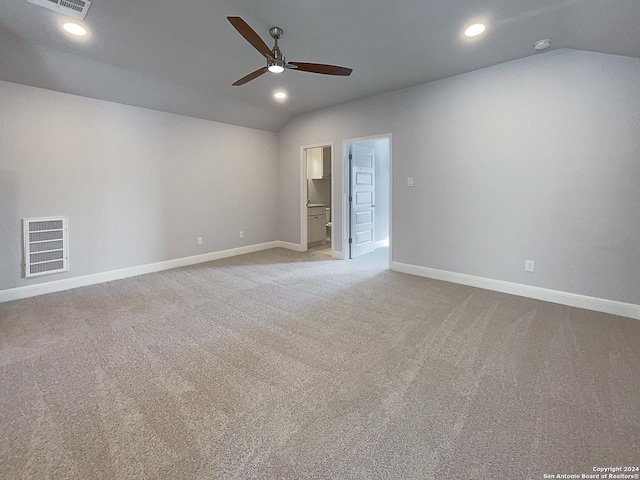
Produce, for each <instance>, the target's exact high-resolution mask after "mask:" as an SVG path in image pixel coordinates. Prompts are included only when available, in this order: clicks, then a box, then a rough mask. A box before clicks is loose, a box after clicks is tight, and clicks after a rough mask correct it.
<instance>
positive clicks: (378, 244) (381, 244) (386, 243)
mask: <svg viewBox="0 0 640 480" xmlns="http://www.w3.org/2000/svg"><path fill="white" fill-rule="evenodd" d="M388 246H389V239H388V238H385V239H384V240H378V241H377V242H376V245H375V248H382V247H388Z"/></svg>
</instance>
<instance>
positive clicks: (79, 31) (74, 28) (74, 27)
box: [62, 23, 87, 36]
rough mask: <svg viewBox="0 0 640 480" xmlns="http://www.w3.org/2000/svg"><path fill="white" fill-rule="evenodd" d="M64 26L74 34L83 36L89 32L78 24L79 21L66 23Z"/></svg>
mask: <svg viewBox="0 0 640 480" xmlns="http://www.w3.org/2000/svg"><path fill="white" fill-rule="evenodd" d="M62 28H64V29H65V30H66V31H67V32H69V33H70V34H72V35H79V36H82V35H86V34H87V31H86V30H85V29H84V27H82V26H80V25H78V24H77V23H65V24H64V25H63V26H62Z"/></svg>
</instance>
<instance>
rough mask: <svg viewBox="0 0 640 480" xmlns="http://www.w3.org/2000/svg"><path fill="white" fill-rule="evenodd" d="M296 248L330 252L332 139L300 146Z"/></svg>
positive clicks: (332, 170)
mask: <svg viewBox="0 0 640 480" xmlns="http://www.w3.org/2000/svg"><path fill="white" fill-rule="evenodd" d="M300 157H301V161H302V166H301V167H302V168H301V169H300V171H301V175H300V203H301V205H300V250H301V251H309V250H311V251H313V252H315V253H323V254H326V255H328V256H333V252H334V238H333V223H332V219H333V215H332V207H333V192H334V191H335V190H334V178H335V175H333V173H334V148H333V142H326V143H318V144H313V145H305V146H303V147H301V149H300Z"/></svg>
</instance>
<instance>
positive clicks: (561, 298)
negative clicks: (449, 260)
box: [391, 262, 640, 320]
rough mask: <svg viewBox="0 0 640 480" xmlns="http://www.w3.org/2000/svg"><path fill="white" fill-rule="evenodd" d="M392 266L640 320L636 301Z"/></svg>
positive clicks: (414, 273) (395, 263)
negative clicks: (609, 298)
mask: <svg viewBox="0 0 640 480" xmlns="http://www.w3.org/2000/svg"><path fill="white" fill-rule="evenodd" d="M391 270H394V271H396V272H402V273H409V274H411V275H418V276H420V277H427V278H433V279H435V280H442V281H445V282H452V283H459V284H462V285H469V286H471V287H477V288H483V289H485V290H493V291H496V292H502V293H508V294H511V295H518V296H520V297H527V298H534V299H536V300H543V301H545V302H551V303H559V304H561V305H567V306H570V307H578V308H585V309H587V310H594V311H596V312H604V313H610V314H612V315H620V316H623V317H629V318H634V319H638V320H640V305H635V304H633V303H624V302H618V301H616V300H607V299H604V298H597V297H588V296H586V295H578V294H576V293H568V292H561V291H558V290H549V289H547V288H541V287H534V286H531V285H523V284H520V283H512V282H505V281H503V280H494V279H491V278H485V277H477V276H475V275H467V274H464V273H456V272H448V271H446V270H437V269H435V268H428V267H421V266H419V265H410V264H407V263H400V262H392V263H391Z"/></svg>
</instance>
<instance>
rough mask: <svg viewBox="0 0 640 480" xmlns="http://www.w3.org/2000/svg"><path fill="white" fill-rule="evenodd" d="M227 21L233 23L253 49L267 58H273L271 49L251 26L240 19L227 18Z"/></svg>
mask: <svg viewBox="0 0 640 480" xmlns="http://www.w3.org/2000/svg"><path fill="white" fill-rule="evenodd" d="M227 20H229V22H231V25H233V26H234V27H235V29H236V30H238V33H240V35H242V36H243V37H244V39H245V40H246V41H247V42H249V43H250V44H251V45H253V48H255V49H256V50H258V51H259V52H260V53H261V54H262V55H264V56H265V57H272V56H273V53H272V52H271V49H270V48H269V47H268V46H267V44H266V43H264V40H262V39H261V38H260V36H259V35H258V34H257V33H256V31H255V30H254V29H253V28H251V27H250V26H249V24H248V23H247V22H245V21H244V20H243V19H242V18H240V17H227Z"/></svg>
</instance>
